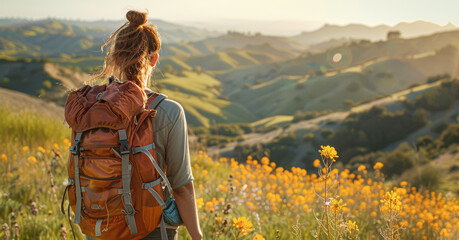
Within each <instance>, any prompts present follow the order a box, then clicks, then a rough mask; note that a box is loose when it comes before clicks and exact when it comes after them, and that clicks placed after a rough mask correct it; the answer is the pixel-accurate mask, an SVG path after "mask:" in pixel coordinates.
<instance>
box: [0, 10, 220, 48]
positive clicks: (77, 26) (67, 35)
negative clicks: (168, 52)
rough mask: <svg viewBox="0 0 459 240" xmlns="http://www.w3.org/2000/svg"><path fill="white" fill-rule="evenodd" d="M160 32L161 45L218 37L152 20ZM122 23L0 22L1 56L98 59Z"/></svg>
mask: <svg viewBox="0 0 459 240" xmlns="http://www.w3.org/2000/svg"><path fill="white" fill-rule="evenodd" d="M151 22H152V23H154V24H156V25H157V26H158V28H159V31H160V34H161V38H162V41H163V42H164V43H174V42H183V41H198V40H201V39H205V38H208V37H214V36H218V35H220V33H217V32H210V31H207V30H201V29H198V28H195V27H188V26H183V25H178V24H173V23H169V22H165V21H161V20H152V21H151ZM124 23H125V21H94V22H89V21H69V20H58V19H44V20H37V21H28V20H22V19H0V55H9V56H12V55H15V56H37V54H40V55H41V56H43V55H45V56H47V57H56V56H60V55H61V54H63V53H65V54H87V55H96V56H101V55H102V53H101V52H100V46H101V45H102V44H103V43H104V41H105V40H106V39H107V38H108V37H109V35H110V33H112V32H113V31H115V30H116V29H117V28H119V27H120V26H121V25H123V24H124Z"/></svg>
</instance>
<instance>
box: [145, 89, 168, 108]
mask: <svg viewBox="0 0 459 240" xmlns="http://www.w3.org/2000/svg"><path fill="white" fill-rule="evenodd" d="M166 98H167V96H166V95H164V94H162V93H155V92H152V93H150V94H148V102H149V105H148V109H156V108H157V107H158V106H159V104H160V103H161V102H162V101H164V99H166ZM150 99H152V100H150Z"/></svg>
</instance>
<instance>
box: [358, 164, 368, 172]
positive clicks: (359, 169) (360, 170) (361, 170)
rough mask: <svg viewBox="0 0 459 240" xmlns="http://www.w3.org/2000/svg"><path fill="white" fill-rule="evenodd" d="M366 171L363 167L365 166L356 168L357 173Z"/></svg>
mask: <svg viewBox="0 0 459 240" xmlns="http://www.w3.org/2000/svg"><path fill="white" fill-rule="evenodd" d="M366 169H367V167H365V165H360V166H359V168H357V171H359V172H363V171H365V170H366Z"/></svg>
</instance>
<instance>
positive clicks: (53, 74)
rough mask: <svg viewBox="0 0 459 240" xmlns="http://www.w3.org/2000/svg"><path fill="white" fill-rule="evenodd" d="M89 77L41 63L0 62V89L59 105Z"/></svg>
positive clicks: (33, 61)
mask: <svg viewBox="0 0 459 240" xmlns="http://www.w3.org/2000/svg"><path fill="white" fill-rule="evenodd" d="M88 79H89V75H87V74H84V73H81V72H75V71H72V70H70V69H68V68H66V67H63V66H60V65H56V64H52V63H50V62H47V61H44V60H29V59H22V58H20V59H0V87H2V88H7V89H11V90H16V91H19V92H23V93H27V94H29V95H32V96H39V97H41V98H43V99H46V100H50V101H53V102H55V103H58V104H61V105H63V104H64V102H65V99H66V98H67V95H66V94H67V93H68V91H69V90H70V89H75V88H78V87H80V86H82V85H83V82H84V81H87V80H88Z"/></svg>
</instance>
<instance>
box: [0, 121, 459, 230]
mask: <svg viewBox="0 0 459 240" xmlns="http://www.w3.org/2000/svg"><path fill="white" fill-rule="evenodd" d="M24 117H27V116H24V115H17V116H15V117H12V118H11V121H12V122H19V121H16V120H17V119H15V118H24ZM5 119H6V118H5ZM6 121H7V120H5V122H3V123H0V124H4V125H2V127H5V126H7V125H8V124H12V123H8V122H6ZM17 124H21V123H20V122H19V123H17ZM23 124H30V123H28V122H24V123H23ZM33 124H39V125H40V124H42V125H43V126H45V122H40V121H37V122H34V123H33ZM17 127H18V128H20V126H17ZM53 128H54V126H52V128H51V129H50V130H52V131H45V132H37V131H36V130H33V129H38V127H37V126H36V127H35V128H34V127H29V129H32V130H33V132H27V131H25V130H24V131H25V132H24V133H23V134H29V138H28V139H27V141H20V139H19V140H18V139H16V140H14V141H11V142H2V143H1V145H0V146H1V148H0V174H1V175H2V178H0V224H1V225H2V229H1V230H0V239H73V235H72V230H71V226H70V225H69V222H68V219H67V216H66V215H63V214H62V213H61V209H60V205H61V198H62V193H63V191H64V188H65V184H66V164H67V157H68V147H69V146H70V142H69V140H68V135H66V134H65V131H68V129H65V128H64V127H63V128H62V129H60V128H59V129H55V130H53ZM32 130H31V131H32ZM1 137H2V139H6V137H5V134H3V135H2V136H1ZM34 137H36V138H35V139H34ZM38 139H41V140H38ZM31 143H35V144H31ZM36 143H41V144H36ZM318 150H319V152H317V157H318V159H311V161H313V162H314V166H315V167H316V168H317V171H313V172H308V171H306V170H305V169H300V168H295V167H294V168H292V169H283V168H282V167H278V166H276V164H275V163H274V162H270V160H269V159H268V158H266V157H264V158H262V159H253V158H251V157H250V156H249V157H247V160H246V162H244V163H239V162H236V161H235V160H234V159H227V158H220V159H212V158H210V157H208V156H207V155H206V154H205V153H203V152H199V153H196V154H193V159H192V168H193V174H194V177H195V188H196V193H197V202H198V208H199V215H200V221H201V227H202V230H203V232H204V239H458V238H459V201H458V200H457V196H452V195H451V196H450V195H443V194H441V193H435V192H428V191H422V192H419V191H418V190H417V189H416V188H414V187H411V186H409V185H408V184H407V182H404V181H402V182H399V183H393V182H386V181H385V180H384V176H383V175H382V173H381V171H380V170H381V169H382V168H384V166H383V164H382V163H377V164H375V165H374V166H366V165H361V166H360V167H359V168H358V170H357V171H356V172H350V171H349V170H346V169H344V170H341V171H339V170H338V169H335V168H334V167H333V164H334V162H335V161H339V159H340V158H339V157H338V155H339V153H337V152H336V150H335V149H334V148H333V147H330V146H322V147H321V148H320V149H318ZM64 206H67V200H66V199H65V201H64ZM64 210H65V211H66V212H67V209H64ZM73 229H74V231H75V234H76V235H77V237H79V238H80V239H83V237H82V235H81V233H80V231H79V229H78V227H77V226H76V225H74V226H73ZM179 239H189V237H188V236H187V233H186V231H185V229H184V228H183V227H182V228H181V230H180V238H179Z"/></svg>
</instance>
